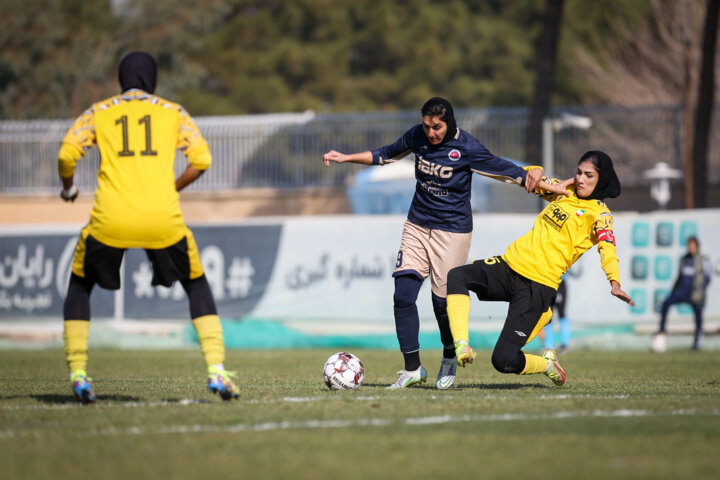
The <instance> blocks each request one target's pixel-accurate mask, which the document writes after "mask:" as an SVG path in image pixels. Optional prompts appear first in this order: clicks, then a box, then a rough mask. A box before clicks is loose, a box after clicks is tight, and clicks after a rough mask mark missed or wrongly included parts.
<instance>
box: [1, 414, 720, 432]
mask: <svg viewBox="0 0 720 480" xmlns="http://www.w3.org/2000/svg"><path fill="white" fill-rule="evenodd" d="M668 416H713V417H715V416H720V410H686V409H679V410H665V411H652V410H629V409H623V410H593V411H585V412H582V411H578V412H573V411H561V412H554V413H537V414H533V413H498V414H487V415H460V416H453V415H440V416H431V417H415V418H405V419H393V418H384V419H383V418H363V419H357V420H307V421H304V422H290V421H285V422H265V423H255V424H247V423H239V424H235V425H171V426H166V427H158V428H142V427H129V428H114V427H111V428H106V429H101V430H97V431H92V432H83V431H78V432H76V435H77V436H80V437H85V436H87V437H94V436H120V435H167V434H188V433H203V432H212V433H242V432H271V431H276V430H314V429H323V428H353V427H387V426H391V425H399V426H402V425H407V426H423V425H443V424H450V423H469V422H472V423H493V422H513V421H528V420H531V421H537V420H556V419H567V418H593V417H596V418H597V417H599V418H627V417H668ZM47 433H48V431H41V430H20V431H14V430H4V431H2V430H0V439H4V438H16V437H42V436H44V435H47Z"/></svg>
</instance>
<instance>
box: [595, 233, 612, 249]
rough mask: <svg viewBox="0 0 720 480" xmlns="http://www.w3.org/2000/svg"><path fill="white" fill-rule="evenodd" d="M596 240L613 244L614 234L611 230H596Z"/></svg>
mask: <svg viewBox="0 0 720 480" xmlns="http://www.w3.org/2000/svg"><path fill="white" fill-rule="evenodd" d="M598 242H608V243H612V244H613V246H615V234H614V233H613V231H612V230H598Z"/></svg>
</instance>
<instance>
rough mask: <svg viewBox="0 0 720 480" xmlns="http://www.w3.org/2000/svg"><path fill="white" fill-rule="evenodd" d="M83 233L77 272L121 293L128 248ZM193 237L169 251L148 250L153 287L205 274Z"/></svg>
mask: <svg viewBox="0 0 720 480" xmlns="http://www.w3.org/2000/svg"><path fill="white" fill-rule="evenodd" d="M83 233H84V234H81V235H80V239H79V240H78V245H77V247H76V249H75V258H74V260H73V273H75V274H76V275H78V276H80V277H82V278H85V279H87V280H90V281H92V282H93V283H97V284H98V285H100V286H101V287H102V288H106V289H108V290H118V289H119V288H120V264H121V263H122V259H123V256H124V255H125V250H126V249H124V248H116V247H111V246H108V245H105V244H104V243H102V242H100V241H99V240H97V239H96V238H94V237H93V236H92V235H89V234H87V233H86V232H85V231H83ZM191 235H192V234H190V235H188V236H185V237H183V238H182V239H181V240H180V241H179V242H177V243H175V244H174V245H171V246H169V247H166V248H159V249H149V248H146V249H145V254H146V255H147V258H148V260H149V261H150V264H151V265H152V270H153V278H152V284H153V285H162V286H164V287H170V286H172V284H173V283H174V282H175V281H176V280H189V279H194V278H198V277H200V276H201V275H202V274H203V270H202V264H201V263H200V259H199V255H198V253H197V247H196V246H195V240H194V239H193V238H192V236H191ZM188 240H190V242H188Z"/></svg>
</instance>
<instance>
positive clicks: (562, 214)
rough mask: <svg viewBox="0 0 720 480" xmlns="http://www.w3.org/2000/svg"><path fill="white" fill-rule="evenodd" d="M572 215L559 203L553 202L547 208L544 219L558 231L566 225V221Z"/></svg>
mask: <svg viewBox="0 0 720 480" xmlns="http://www.w3.org/2000/svg"><path fill="white" fill-rule="evenodd" d="M569 217H570V214H569V213H567V212H566V211H565V210H563V208H562V207H561V206H560V204H558V203H551V204H550V205H548V206H547V207H546V208H545V212H544V215H543V220H545V222H546V223H547V224H549V225H550V226H551V227H553V228H554V229H555V230H557V231H558V232H559V231H560V229H561V228H562V227H563V225H565V222H566V221H567V219H568V218H569Z"/></svg>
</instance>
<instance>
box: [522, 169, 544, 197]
mask: <svg viewBox="0 0 720 480" xmlns="http://www.w3.org/2000/svg"><path fill="white" fill-rule="evenodd" d="M542 176H543V169H542V168H533V169H532V170H530V171H529V172H528V173H527V176H526V177H525V190H527V191H528V192H534V191H535V189H536V188H537V186H538V184H539V183H540V180H542Z"/></svg>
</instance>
